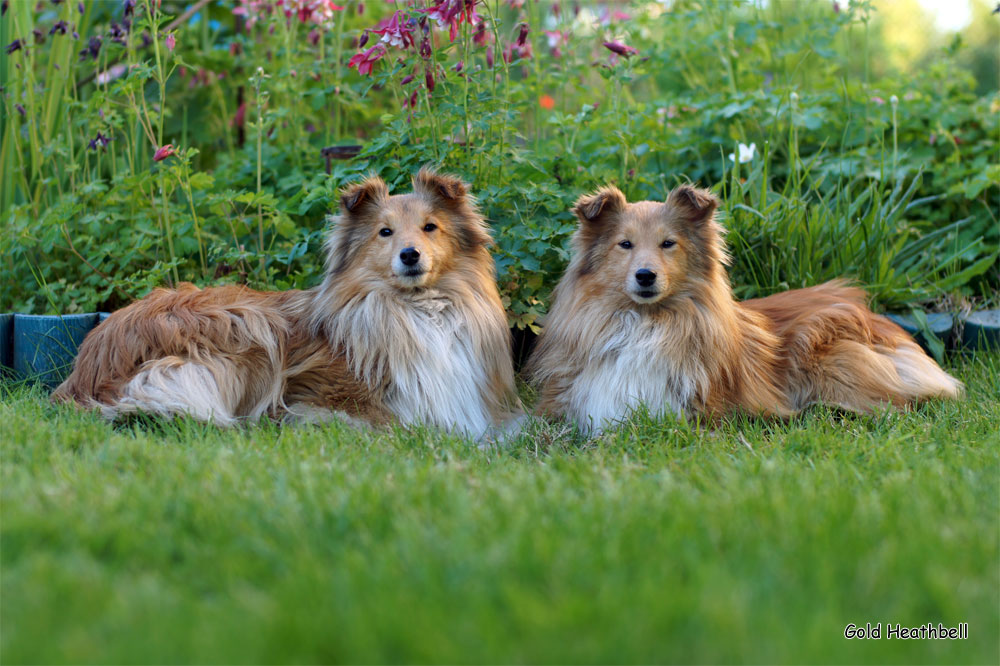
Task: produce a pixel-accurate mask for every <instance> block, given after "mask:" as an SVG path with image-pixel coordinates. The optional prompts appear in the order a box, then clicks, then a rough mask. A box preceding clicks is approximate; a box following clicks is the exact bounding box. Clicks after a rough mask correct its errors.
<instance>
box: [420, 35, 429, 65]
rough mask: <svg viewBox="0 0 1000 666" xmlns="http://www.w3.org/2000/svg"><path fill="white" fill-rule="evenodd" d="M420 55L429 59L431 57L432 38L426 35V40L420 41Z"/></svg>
mask: <svg viewBox="0 0 1000 666" xmlns="http://www.w3.org/2000/svg"><path fill="white" fill-rule="evenodd" d="M420 57H421V58H423V59H424V60H427V59H428V58H430V57H431V40H429V39H428V38H426V37H424V40H423V41H422V42H420Z"/></svg>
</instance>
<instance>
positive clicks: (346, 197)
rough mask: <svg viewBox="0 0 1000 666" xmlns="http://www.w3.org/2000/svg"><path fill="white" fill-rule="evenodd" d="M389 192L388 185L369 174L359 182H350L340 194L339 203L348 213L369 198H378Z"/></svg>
mask: <svg viewBox="0 0 1000 666" xmlns="http://www.w3.org/2000/svg"><path fill="white" fill-rule="evenodd" d="M388 193H389V186H388V185H386V184H385V181H384V180H382V179H381V178H379V177H378V176H374V175H373V176H369V177H368V178H365V179H364V180H363V181H361V182H360V183H352V184H351V185H348V186H347V187H345V188H344V190H343V191H342V193H341V195H340V205H341V206H342V207H343V208H344V210H346V211H347V212H349V213H352V212H354V211H355V210H357V209H358V207H359V206H360V205H361V204H362V203H364V202H366V201H369V200H372V199H380V198H382V197H384V196H386V195H387V194H388Z"/></svg>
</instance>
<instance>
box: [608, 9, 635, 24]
mask: <svg viewBox="0 0 1000 666" xmlns="http://www.w3.org/2000/svg"><path fill="white" fill-rule="evenodd" d="M631 18H632V15H631V14H626V13H625V12H622V11H618V10H615V11H610V10H608V9H605V10H604V11H603V12H601V18H600V21H601V25H608V24H610V23H612V22H614V21H628V20H629V19H631Z"/></svg>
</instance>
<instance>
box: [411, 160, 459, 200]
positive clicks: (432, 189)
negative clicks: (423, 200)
mask: <svg viewBox="0 0 1000 666" xmlns="http://www.w3.org/2000/svg"><path fill="white" fill-rule="evenodd" d="M413 189H414V191H416V192H419V193H421V194H423V195H425V196H428V197H430V198H431V199H433V200H434V201H435V202H437V204H438V205H440V206H443V207H445V208H452V207H455V206H460V205H462V204H463V203H465V201H466V197H467V196H468V193H469V192H468V189H467V188H466V187H465V183H463V182H462V181H461V180H459V179H458V178H455V177H454V176H448V175H445V174H440V173H437V172H436V171H434V170H432V169H429V168H427V167H424V168H422V169H421V170H420V171H419V173H417V175H416V176H415V177H414V178H413Z"/></svg>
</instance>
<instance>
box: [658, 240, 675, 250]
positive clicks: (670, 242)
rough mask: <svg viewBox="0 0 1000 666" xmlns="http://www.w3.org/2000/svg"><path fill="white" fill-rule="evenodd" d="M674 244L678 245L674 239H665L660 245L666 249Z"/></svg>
mask: <svg viewBox="0 0 1000 666" xmlns="http://www.w3.org/2000/svg"><path fill="white" fill-rule="evenodd" d="M674 245H677V243H676V242H674V241H670V240H667V241H663V243H661V244H660V247H662V248H663V249H665V250H669V249H670V248H672V247H673V246H674Z"/></svg>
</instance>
